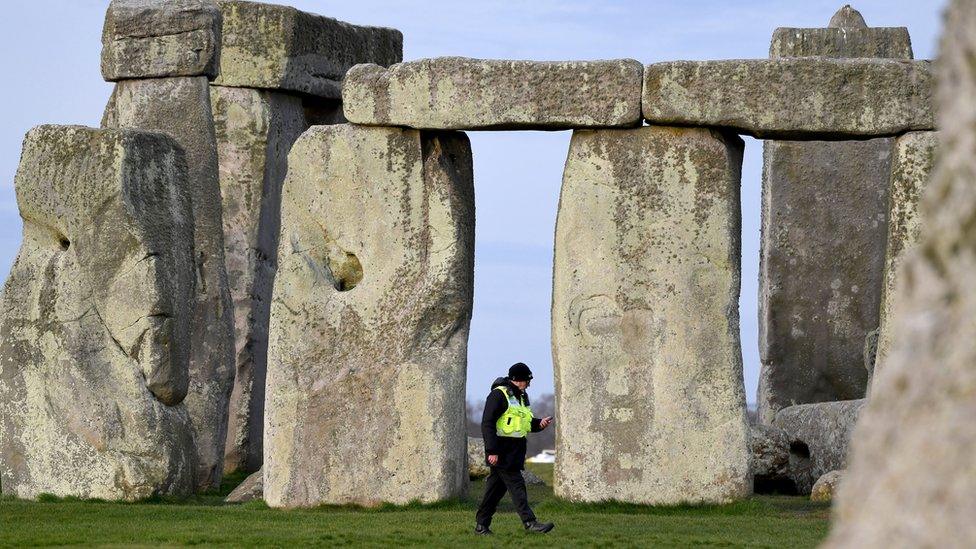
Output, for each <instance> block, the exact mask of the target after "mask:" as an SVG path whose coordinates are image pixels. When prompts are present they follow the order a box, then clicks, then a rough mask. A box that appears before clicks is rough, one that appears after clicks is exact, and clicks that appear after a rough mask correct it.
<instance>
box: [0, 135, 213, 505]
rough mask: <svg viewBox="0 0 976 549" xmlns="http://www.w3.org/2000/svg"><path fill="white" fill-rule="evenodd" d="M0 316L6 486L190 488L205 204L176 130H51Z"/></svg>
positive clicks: (0, 438)
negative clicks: (192, 359) (195, 210)
mask: <svg viewBox="0 0 976 549" xmlns="http://www.w3.org/2000/svg"><path fill="white" fill-rule="evenodd" d="M15 186H16V193H17V205H18V207H19V209H20V215H21V217H22V218H23V219H24V231H23V241H22V244H21V247H20V251H19V252H18V255H17V259H16V260H15V262H14V265H13V267H12V268H11V271H10V275H9V277H8V278H7V281H6V283H5V285H4V289H3V294H2V297H0V301H2V308H0V310H2V316H0V380H2V382H0V486H2V488H3V493H4V494H8V495H13V496H16V497H20V498H35V497H37V496H38V495H40V494H53V495H56V496H60V497H66V496H74V497H79V498H101V499H107V500H127V501H133V500H138V499H143V498H147V497H150V496H154V495H187V494H189V493H191V492H192V490H193V472H194V471H193V466H194V455H193V454H194V452H193V440H192V438H191V434H190V428H189V419H188V417H187V413H186V409H185V407H184V406H183V405H182V404H180V402H181V401H182V400H183V398H184V396H185V395H186V392H187V383H188V375H187V363H188V358H189V345H188V343H187V342H188V341H189V331H190V316H191V309H190V305H189V304H190V303H191V302H192V296H193V288H194V278H193V265H192V262H193V248H192V231H193V216H192V212H191V209H190V197H189V195H188V194H187V188H188V181H187V172H186V163H185V160H184V157H183V152H182V151H181V150H180V148H179V146H178V145H177V144H176V143H175V142H174V141H173V140H172V139H170V138H169V137H167V136H165V135H161V134H150V133H143V132H135V131H115V130H96V129H90V128H82V127H78V126H40V127H37V128H34V129H33V130H31V131H30V132H29V133H28V134H27V137H26V139H25V140H24V148H23V153H22V156H21V162H20V167H19V168H18V171H17V176H16V179H15Z"/></svg>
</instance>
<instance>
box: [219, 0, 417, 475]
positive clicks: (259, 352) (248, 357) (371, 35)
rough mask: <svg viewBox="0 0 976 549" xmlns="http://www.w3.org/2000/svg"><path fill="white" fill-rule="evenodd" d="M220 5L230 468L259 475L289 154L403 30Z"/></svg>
mask: <svg viewBox="0 0 976 549" xmlns="http://www.w3.org/2000/svg"><path fill="white" fill-rule="evenodd" d="M218 4H219V7H220V12H221V14H222V15H223V40H222V51H221V65H220V75H219V76H218V77H217V78H216V79H215V80H214V81H213V82H212V83H211V86H210V98H211V103H212V108H213V117H214V124H215V134H216V141H217V157H218V159H219V172H220V195H221V201H222V204H223V212H222V215H223V230H224V253H225V260H226V265H227V277H228V284H229V286H230V294H231V299H232V301H233V308H234V361H235V368H234V369H235V372H236V375H235V377H234V388H233V391H232V393H231V396H230V404H229V413H228V427H227V436H226V445H225V449H224V456H225V457H224V472H225V473H231V472H234V471H238V470H244V471H248V472H252V471H257V470H258V469H259V468H260V467H261V463H262V461H263V459H264V457H263V455H264V452H263V449H262V440H263V432H264V400H265V392H264V387H265V376H266V372H267V349H268V315H269V314H270V308H271V290H272V284H273V280H274V274H275V270H276V268H277V267H276V265H277V255H278V235H279V230H280V211H281V186H282V183H283V182H284V179H285V174H286V173H287V171H288V152H289V151H290V150H291V147H292V145H293V144H294V143H295V141H296V140H297V139H298V137H299V136H300V135H301V134H302V132H304V131H305V130H306V129H308V128H309V127H310V126H311V125H313V124H330V123H336V122H342V121H343V120H342V112H341V111H342V105H341V101H340V95H339V92H338V91H337V90H338V86H339V83H340V82H339V81H340V80H341V76H342V74H343V73H344V72H345V71H346V69H348V68H349V66H350V65H351V64H353V63H366V62H370V63H378V64H390V63H395V62H398V61H400V60H401V58H402V40H403V38H402V35H401V34H400V32H399V31H396V30H394V29H383V28H376V27H360V26H355V25H349V24H347V23H343V22H340V21H336V20H335V19H330V18H327V17H320V16H316V15H312V14H308V13H305V12H301V11H298V10H296V9H294V8H290V7H286V6H275V5H270V4H259V3H255V2H243V1H237V0H228V1H221V2H219V3H218ZM327 76H328V77H327Z"/></svg>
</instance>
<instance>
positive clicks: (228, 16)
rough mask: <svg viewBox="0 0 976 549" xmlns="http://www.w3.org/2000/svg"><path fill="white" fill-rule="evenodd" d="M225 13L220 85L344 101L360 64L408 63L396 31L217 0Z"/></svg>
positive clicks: (287, 9) (285, 8)
mask: <svg viewBox="0 0 976 549" xmlns="http://www.w3.org/2000/svg"><path fill="white" fill-rule="evenodd" d="M217 3H218V5H219V6H220V11H221V13H222V14H223V32H224V35H223V50H222V52H221V61H220V76H219V77H218V78H217V80H215V81H214V83H215V84H217V85H219V86H233V87H244V88H265V89H274V90H285V91H292V92H299V93H302V94H308V95H314V96H318V97H324V98H328V99H339V98H340V97H341V95H342V80H343V78H344V77H345V74H346V71H348V70H349V69H350V68H351V67H352V66H353V65H356V64H357V63H376V64H378V65H382V66H387V65H391V64H393V63H399V62H400V61H401V60H402V59H403V34H401V33H400V31H398V30H396V29H387V28H382V27H364V26H358V25H350V24H349V23H344V22H342V21H337V20H335V19H331V18H329V17H322V16H320V15H314V14H311V13H305V12H302V11H299V10H296V9H295V8H292V7H288V6H278V5H273V4H261V3H258V2H249V1H247V2H245V1H241V0H218V2H217Z"/></svg>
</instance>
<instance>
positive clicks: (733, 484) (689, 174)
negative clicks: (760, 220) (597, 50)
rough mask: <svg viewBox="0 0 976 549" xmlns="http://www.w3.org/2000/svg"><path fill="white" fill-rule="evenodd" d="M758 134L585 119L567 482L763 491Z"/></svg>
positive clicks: (567, 322) (560, 486)
mask: <svg viewBox="0 0 976 549" xmlns="http://www.w3.org/2000/svg"><path fill="white" fill-rule="evenodd" d="M742 150H743V144H742V140H741V139H739V138H738V137H737V136H734V135H728V134H722V133H719V132H717V131H715V130H708V129H701V128H668V127H646V128H639V129H631V130H593V131H576V132H575V133H574V134H573V138H572V141H571V142H570V150H569V158H568V159H567V161H566V171H565V174H564V176H563V189H562V194H561V196H560V204H561V208H560V210H559V214H558V218H557V221H556V244H555V260H554V262H555V266H554V269H553V303H552V316H553V362H554V368H555V373H556V405H557V409H558V410H559V414H560V422H559V423H558V426H557V428H558V431H557V437H556V439H557V442H556V454H557V456H559V457H558V459H557V461H556V469H555V475H556V482H555V492H556V495H557V496H559V497H563V498H566V499H569V500H572V501H606V500H619V501H630V502H638V503H648V504H667V505H674V504H679V503H687V502H702V501H706V502H725V501H732V500H735V499H739V498H741V497H744V496H745V495H747V494H748V493H749V492H750V490H751V488H752V482H751V478H750V471H749V452H748V448H747V447H748V431H747V423H746V417H745V394H744V389H743V386H742V355H741V351H740V346H739V313H738V299H739V239H740V232H741V230H740V211H739V179H740V175H741V165H742Z"/></svg>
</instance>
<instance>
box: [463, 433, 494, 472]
mask: <svg viewBox="0 0 976 549" xmlns="http://www.w3.org/2000/svg"><path fill="white" fill-rule="evenodd" d="M489 474H491V469H490V468H488V464H487V463H485V440H484V439H481V438H476V437H468V478H470V479H471V480H475V479H479V478H485V477H487V476H488V475H489Z"/></svg>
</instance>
